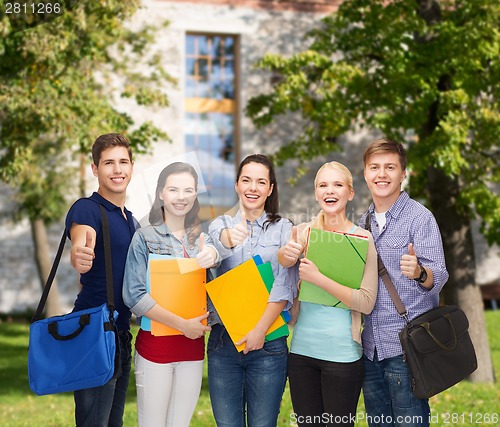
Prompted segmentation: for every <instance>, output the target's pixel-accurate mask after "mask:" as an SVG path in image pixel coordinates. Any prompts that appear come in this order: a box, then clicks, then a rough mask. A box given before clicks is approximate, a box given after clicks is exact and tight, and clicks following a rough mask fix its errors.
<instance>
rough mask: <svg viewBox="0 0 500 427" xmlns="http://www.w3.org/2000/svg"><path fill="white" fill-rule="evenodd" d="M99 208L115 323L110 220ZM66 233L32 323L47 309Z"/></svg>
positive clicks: (109, 292) (60, 243)
mask: <svg viewBox="0 0 500 427" xmlns="http://www.w3.org/2000/svg"><path fill="white" fill-rule="evenodd" d="M88 200H92V199H88ZM96 203H98V202H96ZM99 208H100V211H101V220H102V231H103V241H104V261H105V265H106V293H107V299H108V302H107V303H108V308H109V312H110V320H111V321H113V320H114V315H113V313H114V310H115V303H114V301H115V299H114V289H113V266H112V259H111V239H110V232H109V220H108V216H107V215H106V211H105V209H104V207H103V206H102V205H101V204H100V203H99ZM66 232H67V229H66V228H65V229H64V232H63V234H62V236H61V241H60V242H59V247H58V248H57V253H56V256H55V258H54V263H53V264H52V268H51V269H50V273H49V276H48V277H47V280H46V282H45V286H44V287H43V292H42V296H41V298H40V302H39V303H38V307H37V309H36V311H35V314H34V315H33V317H32V318H31V323H33V322H36V321H37V320H40V319H41V318H42V313H43V309H44V308H45V304H46V303H47V297H48V296H49V292H50V288H51V286H52V283H53V281H54V278H55V276H56V272H57V267H59V262H60V261H61V256H62V253H63V250H64V245H65V243H66ZM49 326H50V325H49Z"/></svg>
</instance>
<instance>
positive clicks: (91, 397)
mask: <svg viewBox="0 0 500 427" xmlns="http://www.w3.org/2000/svg"><path fill="white" fill-rule="evenodd" d="M118 337H119V338H120V339H119V342H120V356H121V364H122V374H121V376H120V377H118V378H116V379H112V380H110V381H108V382H107V383H106V384H104V385H103V386H101V387H94V388H87V389H84V390H78V391H75V392H74V396H75V420H76V426H77V427H121V426H122V425H123V411H124V409H125V398H126V396H127V387H128V380H129V377H130V365H131V361H132V335H131V334H130V332H129V331H119V332H118Z"/></svg>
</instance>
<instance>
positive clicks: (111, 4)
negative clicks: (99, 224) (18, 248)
mask: <svg viewBox="0 0 500 427" xmlns="http://www.w3.org/2000/svg"><path fill="white" fill-rule="evenodd" d="M59 4H62V5H65V9H64V10H62V11H61V13H60V14H59V15H58V16H52V17H51V18H50V19H48V20H45V21H40V19H38V17H37V16H33V14H31V15H30V14H19V15H16V16H13V15H7V14H6V15H4V16H3V19H2V20H0V34H1V37H0V179H1V180H3V181H4V182H6V183H8V184H9V185H11V186H14V187H16V188H17V189H18V191H17V206H18V210H17V211H16V212H15V217H16V218H22V217H27V218H28V219H29V221H30V223H31V229H32V235H33V239H34V243H35V248H36V249H35V257H36V263H37V266H38V269H39V273H40V279H41V282H42V284H43V283H44V281H45V278H46V277H47V276H48V273H49V270H50V265H51V260H50V255H49V251H48V247H49V246H48V243H47V237H46V225H49V224H51V223H52V222H54V221H57V220H59V219H60V218H61V216H62V215H63V214H64V213H65V212H66V210H67V207H68V201H69V200H73V199H74V198H75V196H76V195H77V194H78V187H80V192H83V189H82V185H81V180H82V179H81V177H80V173H79V162H80V161H82V159H83V160H84V161H85V163H90V161H89V160H88V159H89V156H88V153H89V151H90V147H91V144H92V142H93V141H94V140H95V138H96V137H97V136H98V135H100V134H103V133H106V132H121V133H126V134H128V136H129V138H130V140H131V143H132V145H133V147H134V152H135V153H136V154H138V153H141V152H144V151H146V150H147V149H149V147H150V144H151V142H152V141H154V140H157V139H158V138H162V139H164V140H168V137H167V135H165V134H164V133H163V132H162V131H160V130H159V129H158V128H157V127H155V126H154V125H153V124H152V123H150V122H144V123H139V124H136V123H134V120H133V119H132V117H131V116H130V115H129V114H126V113H124V112H123V111H121V109H119V108H118V107H117V106H118V105H119V101H121V100H122V99H124V98H133V99H135V101H136V102H137V103H138V104H139V105H159V106H165V105H167V104H168V100H167V98H166V96H165V94H164V92H163V91H162V88H164V87H165V84H166V83H173V82H174V81H173V79H172V78H171V77H170V76H169V75H168V74H167V73H166V72H165V71H164V70H163V68H162V67H161V56H160V55H159V54H158V53H156V52H154V51H152V50H151V49H150V46H151V42H152V41H153V39H154V34H155V30H156V28H154V27H151V26H146V27H144V28H142V29H139V30H133V29H131V28H129V27H128V26H127V25H126V21H127V19H129V18H131V17H132V16H133V15H134V13H135V12H136V11H137V10H138V8H139V7H140V1H137V0H134V1H127V2H123V1H121V0H89V1H85V2H76V1H74V0H69V1H66V2H59ZM4 7H5V4H4V2H3V1H1V0H0V10H2V9H3V8H4ZM62 12H64V13H62ZM0 16H1V15H0ZM44 22H45V23H44ZM138 65H140V67H139V66H138ZM50 297H52V298H51V300H50V301H48V303H47V315H49V316H50V315H53V314H54V313H56V312H60V307H59V306H58V305H59V304H58V301H57V293H53V292H51V294H50V296H49V298H50ZM54 297H56V298H54Z"/></svg>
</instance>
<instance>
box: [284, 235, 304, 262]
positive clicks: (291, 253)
mask: <svg viewBox="0 0 500 427" xmlns="http://www.w3.org/2000/svg"><path fill="white" fill-rule="evenodd" d="M283 248H284V249H283V257H284V258H285V261H286V263H287V264H289V265H293V264H295V263H296V262H297V260H298V259H299V256H300V254H301V253H302V252H303V251H304V247H303V246H302V245H301V244H300V243H299V240H298V236H297V227H296V226H295V225H294V226H293V227H292V234H291V236H290V240H288V242H287V243H286V245H285V246H284V247H283Z"/></svg>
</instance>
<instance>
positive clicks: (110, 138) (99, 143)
mask: <svg viewBox="0 0 500 427" xmlns="http://www.w3.org/2000/svg"><path fill="white" fill-rule="evenodd" d="M112 147H124V148H126V149H127V152H128V158H129V159H130V161H132V148H131V147H130V142H129V140H128V139H127V137H126V136H124V135H122V134H121V133H105V134H104V135H101V136H99V137H98V138H97V139H96V140H95V141H94V144H93V145H92V161H93V162H94V164H95V165H96V166H99V161H100V160H101V155H102V152H103V151H105V150H107V149H108V148H112Z"/></svg>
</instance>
